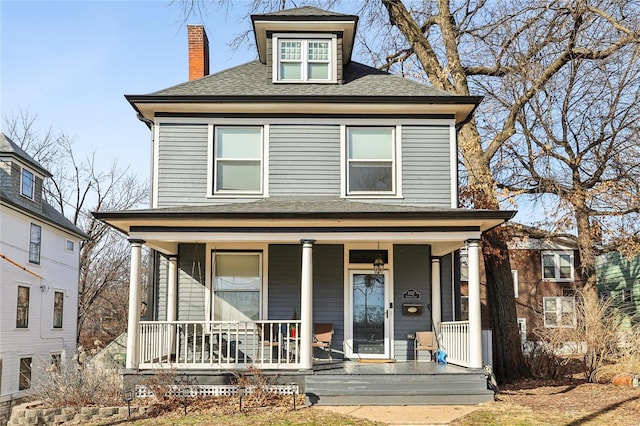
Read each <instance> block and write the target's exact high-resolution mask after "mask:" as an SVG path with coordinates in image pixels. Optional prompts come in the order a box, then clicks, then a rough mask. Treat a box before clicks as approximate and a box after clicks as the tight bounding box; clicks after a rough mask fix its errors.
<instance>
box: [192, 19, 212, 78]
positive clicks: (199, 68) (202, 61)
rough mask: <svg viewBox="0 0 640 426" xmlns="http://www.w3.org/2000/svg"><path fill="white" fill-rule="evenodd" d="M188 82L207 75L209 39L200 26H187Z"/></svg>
mask: <svg viewBox="0 0 640 426" xmlns="http://www.w3.org/2000/svg"><path fill="white" fill-rule="evenodd" d="M187 38H188V41H189V80H195V79H198V78H202V77H204V76H205V75H209V39H208V38H207V33H205V32H204V26H202V25H187Z"/></svg>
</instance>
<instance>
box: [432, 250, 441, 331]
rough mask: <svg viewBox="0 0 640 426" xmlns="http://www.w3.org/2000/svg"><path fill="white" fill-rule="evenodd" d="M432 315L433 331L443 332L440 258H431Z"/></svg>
mask: <svg viewBox="0 0 640 426" xmlns="http://www.w3.org/2000/svg"><path fill="white" fill-rule="evenodd" d="M431 317H432V321H433V322H434V324H433V325H432V328H433V331H435V332H436V333H441V332H442V330H440V322H441V321H442V303H441V297H440V259H439V258H437V257H434V258H432V259H431Z"/></svg>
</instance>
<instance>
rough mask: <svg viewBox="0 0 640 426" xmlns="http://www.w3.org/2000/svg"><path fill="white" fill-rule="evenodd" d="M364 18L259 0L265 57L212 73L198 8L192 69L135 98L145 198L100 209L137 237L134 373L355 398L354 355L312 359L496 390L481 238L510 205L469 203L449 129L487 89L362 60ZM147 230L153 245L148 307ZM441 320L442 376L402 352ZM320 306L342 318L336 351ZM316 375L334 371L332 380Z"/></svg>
mask: <svg viewBox="0 0 640 426" xmlns="http://www.w3.org/2000/svg"><path fill="white" fill-rule="evenodd" d="M357 22H358V17H357V16H352V15H343V14H338V13H333V12H327V11H323V10H320V9H316V8H311V7H303V8H298V9H291V10H284V11H280V12H275V13H269V14H265V15H254V16H252V23H253V29H254V32H255V41H256V46H257V51H258V60H256V61H254V62H250V63H247V64H244V65H240V66H237V67H235V68H231V69H228V70H225V71H221V72H219V73H217V74H213V75H208V63H209V59H208V41H207V36H206V35H205V34H204V30H203V28H202V27H199V26H189V27H188V32H189V58H190V73H189V74H190V78H191V80H190V81H188V82H186V83H183V84H179V85H177V86H173V87H170V88H168V89H164V90H160V91H158V92H154V93H151V94H147V95H129V96H127V99H128V100H129V102H130V103H131V105H132V106H133V108H134V109H135V110H136V112H137V113H138V114H139V117H140V118H141V120H142V121H144V122H145V123H146V124H147V125H148V126H149V128H150V129H151V132H152V135H153V169H152V176H151V177H152V205H151V208H149V209H146V210H129V211H116V212H99V213H94V215H95V216H96V217H97V218H99V219H101V220H103V221H105V222H107V223H109V224H110V225H111V226H113V227H115V228H117V229H119V230H121V231H122V232H124V233H125V234H127V235H128V236H129V238H130V242H131V258H132V269H131V291H130V304H129V307H130V312H129V325H128V342H127V356H126V366H127V368H128V372H127V374H128V375H129V376H131V377H129V376H128V379H130V380H134V379H135V377H136V375H140V374H144V373H145V372H147V371H153V370H154V369H160V368H177V369H179V370H180V371H183V370H184V371H187V372H191V374H200V375H204V374H205V373H206V372H210V374H220V373H221V372H228V371H230V370H231V371H233V370H243V369H246V368H247V366H248V365H254V366H256V367H257V368H260V369H264V370H275V371H277V372H279V374H280V375H281V376H280V377H289V376H290V375H293V376H296V380H297V381H298V382H299V383H300V385H301V386H302V387H303V388H304V389H305V392H306V393H307V395H308V396H309V397H310V398H311V396H312V395H315V396H314V397H313V398H315V400H314V402H319V403H324V402H327V403H328V402H333V403H342V404H344V403H345V402H347V400H348V402H351V403H353V402H356V399H354V398H356V395H357V393H358V390H355V389H348V390H345V389H342V388H341V386H344V384H343V383H338V382H344V383H347V381H344V380H343V381H340V380H339V381H338V382H335V378H336V377H340V375H342V374H344V375H348V374H351V373H349V371H348V370H347V369H346V367H345V369H343V370H335V369H334V370H332V371H333V374H334V375H333V376H330V375H329V376H321V374H320V370H319V368H320V367H324V368H326V364H327V363H336V362H337V363H343V362H344V361H345V360H351V361H355V360H361V361H362V360H366V361H377V362H385V361H386V362H390V361H397V362H398V363H400V362H404V361H411V362H410V363H403V364H402V365H403V366H404V367H402V366H400V367H398V366H397V365H396V366H394V368H404V369H405V370H403V371H404V373H403V374H405V375H407V377H406V380H405V379H403V380H401V381H400V382H398V381H397V382H396V384H395V385H388V386H387V385H385V386H386V387H385V386H382V387H381V388H380V389H378V390H377V391H375V392H378V393H375V392H374V390H373V389H374V388H373V386H372V385H371V384H362V385H361V386H356V387H358V388H359V389H360V391H362V390H363V389H364V390H368V391H369V392H370V393H369V396H368V397H366V396H364V395H360V398H359V399H357V402H359V403H367V402H371V401H373V400H374V399H376V400H377V401H378V402H379V397H380V396H384V397H386V398H388V399H387V400H386V401H387V403H389V402H390V401H392V400H394V399H393V398H396V399H395V400H394V401H397V402H402V401H404V402H406V401H408V400H409V399H407V398H411V397H410V396H409V397H408V396H406V395H404V394H402V392H412V391H413V392H414V393H413V394H412V395H413V396H414V397H415V398H417V397H418V396H419V397H420V398H422V399H421V400H420V401H414V402H417V403H420V402H434V401H436V402H453V401H458V402H473V401H479V400H486V399H488V398H491V396H490V393H489V394H488V393H487V391H486V383H485V379H484V375H483V373H482V370H481V367H482V344H481V338H480V335H481V327H480V297H479V274H478V268H477V265H478V257H479V249H478V241H479V239H480V237H481V234H482V232H483V231H485V230H487V229H490V228H493V227H495V226H498V225H500V224H501V223H503V222H505V221H506V220H509V219H510V218H511V217H512V216H513V214H514V212H510V211H487V210H467V209H461V208H458V192H457V187H458V176H457V142H456V132H457V129H458V127H459V126H461V125H462V124H463V123H465V122H466V121H467V120H469V119H470V118H471V114H472V113H473V111H474V109H475V108H476V107H477V105H478V103H479V102H480V100H481V99H480V98H479V97H473V96H459V95H452V94H449V93H446V92H442V91H439V90H435V89H433V88H431V87H428V86H425V85H423V84H419V83H417V82H414V81H411V80H408V79H405V78H401V77H398V76H394V75H391V74H388V73H386V72H383V71H380V70H377V69H374V68H371V67H369V66H366V65H363V64H360V63H357V62H354V61H352V60H351V52H352V49H353V43H354V39H355V32H356V25H357ZM465 245H466V246H468V251H469V254H470V259H471V265H472V266H473V265H476V268H475V269H474V271H475V272H474V273H472V274H470V278H471V286H470V287H471V289H472V295H471V297H470V300H469V312H470V315H469V321H466V322H456V321H454V318H455V312H454V309H455V299H456V298H457V297H459V294H455V289H454V286H453V262H454V253H456V250H458V249H460V248H461V247H463V246H465ZM142 246H146V247H147V248H149V249H151V251H152V254H153V255H152V257H153V262H154V264H153V267H152V269H153V271H154V275H153V277H152V281H151V282H152V284H151V285H150V296H149V302H148V313H147V316H146V317H145V319H146V320H145V321H140V320H139V319H140V315H139V312H140V309H141V308H140V306H141V300H140V297H141V296H140V287H141V276H140V275H141V274H140V262H141V249H142ZM474 262H475V263H474ZM433 321H435V323H436V325H437V327H436V328H437V329H439V331H441V334H442V341H441V344H442V346H444V347H446V349H447V353H448V360H449V362H450V363H452V364H457V365H459V366H463V367H466V368H467V369H463V368H460V369H458V370H456V373H459V374H458V376H456V377H449V380H450V382H448V383H447V382H446V381H443V382H442V383H439V384H436V385H434V383H429V382H428V380H431V379H428V377H432V376H433V375H436V374H448V373H450V372H452V370H454V369H455V368H456V367H453V366H447V369H449V370H447V369H445V368H444V367H443V368H442V369H440V370H437V371H436V370H424V371H420V370H419V369H420V368H423V369H429V368H433V365H432V364H431V363H422V362H421V363H417V365H416V366H415V368H416V369H417V370H415V371H414V370H411V368H414V367H413V364H414V363H413V358H414V340H413V337H414V336H415V333H416V331H419V330H430V329H433V328H434V326H433V323H432V322H433ZM314 324H330V325H329V327H332V328H333V335H332V339H331V342H330V343H329V346H330V350H331V354H329V350H328V349H329V348H319V347H318V346H322V345H323V344H322V343H321V342H315V341H314V336H313V332H314ZM329 355H331V357H329ZM423 359H424V360H428V356H423V357H421V360H423ZM346 364H348V363H345V365H346ZM339 365H341V364H339ZM349 365H352V364H349ZM369 367H370V369H371V371H372V375H376V374H378V375H382V376H384V372H385V371H387V372H391V371H392V367H391V366H389V365H386V369H383V368H382V367H381V366H378V365H376V364H372V365H370V366H369ZM349 368H352V367H349ZM426 371H430V372H431V373H429V374H427V373H426ZM285 373H286V375H285V376H282V375H283V374H285ZM396 373H398V371H396ZM465 373H467V374H470V376H466V375H465ZM336 374H338V376H336ZM390 374H391V373H390ZM398 374H400V373H398ZM364 376H365V375H364V374H361V376H360V377H359V378H358V380H364V379H363V377H364ZM322 377H324V378H325V379H326V380H330V379H331V377H333V378H334V379H331V380H334V382H335V383H332V384H330V385H325V387H324V388H323V389H324V391H322V392H324V393H322V392H321V391H320V390H318V388H319V387H322V386H321V384H320V383H321V381H322ZM397 378H398V376H396V379H397ZM378 379H379V380H382V379H381V378H380V377H378ZM205 380H211V379H205V378H201V379H199V383H203V382H204V381H205ZM354 380H355V379H354ZM209 382H210V381H209ZM401 382H402V383H401ZM352 383H355V382H352ZM452 383H456V384H455V385H453V384H452ZM470 383H476V384H477V386H476V387H474V385H472V384H470ZM412 384H415V386H414V385H412ZM392 386H396V387H397V386H400V387H401V388H402V390H401V391H400V390H398V391H397V392H398V393H395V394H394V393H393V392H394V391H392V390H390V389H391V387H392ZM454 386H457V387H456V388H455V389H454ZM474 389H477V390H478V392H477V393H474V392H475V391H474ZM332 392H333V393H332ZM341 392H347V394H349V395H351V397H350V398H348V399H346V398H344V397H343V396H342V395H345V394H344V393H343V394H341ZM439 392H440V393H439ZM447 392H449V393H447ZM320 395H322V396H320ZM375 395H378V396H375ZM434 395H435V396H434ZM437 395H445V396H442V397H440V399H437V398H438V397H437ZM318 398H319V399H320V400H319V401H317V399H318Z"/></svg>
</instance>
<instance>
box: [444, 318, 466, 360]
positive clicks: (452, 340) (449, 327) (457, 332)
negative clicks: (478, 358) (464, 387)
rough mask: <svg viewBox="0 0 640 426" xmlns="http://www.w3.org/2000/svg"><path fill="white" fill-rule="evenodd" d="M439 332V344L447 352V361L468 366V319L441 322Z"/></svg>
mask: <svg viewBox="0 0 640 426" xmlns="http://www.w3.org/2000/svg"><path fill="white" fill-rule="evenodd" d="M440 333H441V338H440V346H442V349H443V350H444V351H445V352H446V353H447V362H449V363H451V364H456V365H460V366H462V367H469V366H470V365H471V362H470V361H471V356H470V350H469V321H451V322H442V323H440Z"/></svg>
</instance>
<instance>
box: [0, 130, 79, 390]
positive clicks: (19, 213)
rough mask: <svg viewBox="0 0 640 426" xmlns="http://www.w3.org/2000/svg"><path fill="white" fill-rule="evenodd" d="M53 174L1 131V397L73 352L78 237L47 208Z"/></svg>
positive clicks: (26, 384) (25, 386)
mask: <svg viewBox="0 0 640 426" xmlns="http://www.w3.org/2000/svg"><path fill="white" fill-rule="evenodd" d="M49 177H51V174H50V173H49V172H48V171H47V170H45V169H44V168H43V167H42V166H41V165H40V164H38V163H37V162H36V161H35V160H34V159H33V158H32V157H30V156H29V155H28V154H27V153H26V152H24V151H23V150H22V149H21V148H20V147H19V146H18V145H16V144H15V143H14V142H13V141H12V140H11V139H9V138H8V137H7V136H6V135H4V134H0V224H1V225H0V277H1V285H0V320H1V321H0V402H6V401H9V400H12V399H16V398H20V397H21V396H24V395H26V393H27V391H28V389H29V388H30V386H31V380H32V378H33V375H34V374H37V372H38V368H37V367H39V366H41V367H46V366H47V365H50V364H52V363H53V364H57V363H60V362H62V361H63V360H66V359H70V358H71V357H72V356H73V355H74V354H75V351H76V329H77V310H78V276H79V270H80V269H79V268H80V242H81V241H82V240H85V239H86V238H87V236H86V235H85V234H84V233H83V232H82V231H81V230H80V229H78V228H77V227H75V226H74V225H73V224H72V223H71V222H70V221H68V220H67V219H66V218H65V217H64V216H63V215H62V214H61V213H59V212H58V211H57V210H55V209H54V208H53V207H52V206H50V205H49V204H48V203H47V202H46V201H45V200H44V195H43V181H44V179H47V178H49Z"/></svg>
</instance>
